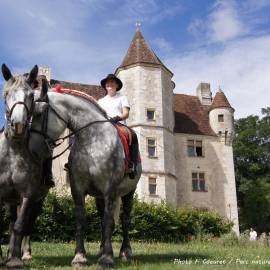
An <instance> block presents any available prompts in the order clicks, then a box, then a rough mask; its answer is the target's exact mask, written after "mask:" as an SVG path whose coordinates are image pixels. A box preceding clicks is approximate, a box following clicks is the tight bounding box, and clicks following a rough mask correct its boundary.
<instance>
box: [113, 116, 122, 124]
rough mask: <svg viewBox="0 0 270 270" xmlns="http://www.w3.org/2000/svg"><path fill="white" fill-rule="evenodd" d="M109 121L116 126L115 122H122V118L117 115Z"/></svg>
mask: <svg viewBox="0 0 270 270" xmlns="http://www.w3.org/2000/svg"><path fill="white" fill-rule="evenodd" d="M111 121H112V122H113V123H115V124H116V123H117V122H119V121H122V118H121V117H120V116H119V115H117V116H114V117H112V118H111Z"/></svg>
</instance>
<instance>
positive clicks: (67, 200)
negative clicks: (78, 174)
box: [5, 193, 232, 242]
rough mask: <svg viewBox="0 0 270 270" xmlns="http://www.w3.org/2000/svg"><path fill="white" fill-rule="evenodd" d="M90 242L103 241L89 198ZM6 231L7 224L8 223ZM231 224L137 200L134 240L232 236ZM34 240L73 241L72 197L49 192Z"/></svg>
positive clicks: (213, 215)
mask: <svg viewBox="0 0 270 270" xmlns="http://www.w3.org/2000/svg"><path fill="white" fill-rule="evenodd" d="M86 213H87V232H86V238H87V241H98V240H100V221H99V217H98V214H97V210H96V206H95V202H94V199H93V198H90V197H87V200H86ZM5 228H7V221H6V220H5ZM231 228H232V223H231V222H229V221H228V220H226V219H224V218H222V217H221V216H220V215H219V214H218V213H217V212H209V211H207V210H205V209H198V208H192V207H188V208H187V207H186V208H177V209H174V208H173V207H172V206H170V205H168V204H166V203H161V204H152V203H151V204H148V203H145V202H141V201H139V200H138V199H137V198H135V202H134V208H133V211H132V219H131V225H130V238H131V239H132V240H146V241H162V242H168V241H173V242H179V241H185V240H188V239H190V238H200V237H203V236H204V235H211V236H220V235H221V234H224V233H229V232H230V231H231ZM121 235H122V230H121V225H116V227H115V231H114V235H113V237H114V239H120V238H121ZM33 238H34V239H35V240H38V241H65V242H66V241H72V240H74V239H75V217H74V204H73V200H72V198H71V197H70V196H69V195H64V196H58V195H56V194H54V193H50V194H49V195H48V196H47V198H46V200H45V202H44V205H43V211H42V213H41V215H40V216H39V217H38V219H37V223H36V228H35V232H34V235H33Z"/></svg>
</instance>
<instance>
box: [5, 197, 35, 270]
mask: <svg viewBox="0 0 270 270" xmlns="http://www.w3.org/2000/svg"><path fill="white" fill-rule="evenodd" d="M31 206H32V200H31V199H30V198H23V200H22V205H21V209H20V212H19V214H18V217H17V220H16V222H15V224H14V226H13V231H12V235H11V237H10V243H9V258H8V261H7V263H6V266H7V267H8V268H21V267H23V261H22V260H21V246H22V239H23V235H24V230H25V225H26V224H28V218H29V214H30V211H31Z"/></svg>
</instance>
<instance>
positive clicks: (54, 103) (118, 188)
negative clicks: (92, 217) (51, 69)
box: [48, 92, 141, 266]
mask: <svg viewBox="0 0 270 270" xmlns="http://www.w3.org/2000/svg"><path fill="white" fill-rule="evenodd" d="M48 103H49V108H50V109H49V115H48V131H49V132H50V133H51V134H52V135H51V136H52V137H53V138H57V137H58V136H59V134H62V133H63V131H64V130H65V128H67V127H68V128H69V129H70V130H71V131H72V132H73V133H74V134H75V138H74V142H73V146H72V148H71V152H70V155H69V174H70V175H69V176H70V186H71V193H72V196H73V199H74V202H75V215H76V249H75V257H74V259H73V261H72V264H73V265H76V266H83V265H85V264H86V263H87V259H86V251H85V248H84V238H85V230H86V218H85V196H86V195H87V194H89V195H91V196H94V197H95V198H96V205H97V210H98V213H99V215H100V217H101V227H102V240H101V246H100V258H99V259H98V263H99V265H101V266H112V265H113V249H112V243H111V238H112V233H113V230H114V210H115V206H116V202H117V201H118V198H119V197H121V199H122V204H123V215H122V227H123V242H122V246H121V250H120V257H121V258H122V259H123V260H127V259H130V258H131V256H132V250H131V246H130V241H129V237H128V229H129V225H130V214H131V210H132V206H133V195H134V192H135V189H136V186H137V183H138V181H139V179H140V175H141V164H140V162H139V163H138V164H137V175H136V177H135V179H130V178H129V176H128V175H126V174H125V154H124V148H123V144H122V141H121V138H120V136H119V134H118V131H117V129H116V127H115V126H114V124H112V123H111V122H110V121H109V120H108V118H107V116H106V113H105V112H104V111H103V110H102V109H101V107H100V106H99V105H98V104H97V103H96V102H95V101H94V100H90V101H89V100H88V99H86V98H83V97H80V96H75V95H70V94H64V93H55V92H48Z"/></svg>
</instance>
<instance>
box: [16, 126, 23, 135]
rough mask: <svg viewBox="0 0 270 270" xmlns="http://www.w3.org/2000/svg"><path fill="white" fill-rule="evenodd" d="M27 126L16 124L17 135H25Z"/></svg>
mask: <svg viewBox="0 0 270 270" xmlns="http://www.w3.org/2000/svg"><path fill="white" fill-rule="evenodd" d="M24 128H25V125H24V124H23V123H15V133H16V134H17V135H22V134H23V133H24Z"/></svg>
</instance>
